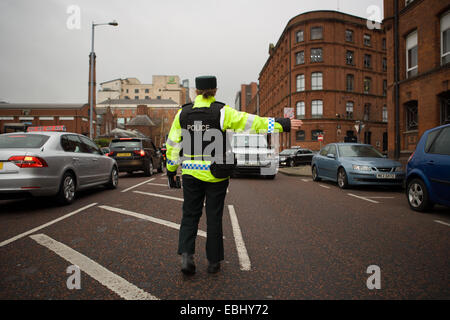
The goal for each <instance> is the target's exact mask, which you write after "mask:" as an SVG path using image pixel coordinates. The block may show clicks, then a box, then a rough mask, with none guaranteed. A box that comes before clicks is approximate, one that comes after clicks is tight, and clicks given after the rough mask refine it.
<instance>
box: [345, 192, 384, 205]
mask: <svg viewBox="0 0 450 320" xmlns="http://www.w3.org/2000/svg"><path fill="white" fill-rule="evenodd" d="M347 194H348V195H349V196H352V197H355V198H358V199H361V200H366V201H369V202H372V203H379V202H378V201H375V200H371V199H368V198H365V197H361V196H357V195H356V194H353V193H347Z"/></svg>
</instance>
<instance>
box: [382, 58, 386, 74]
mask: <svg viewBox="0 0 450 320" xmlns="http://www.w3.org/2000/svg"><path fill="white" fill-rule="evenodd" d="M381 65H382V67H383V72H386V71H387V59H386V58H383V59H382V60H381Z"/></svg>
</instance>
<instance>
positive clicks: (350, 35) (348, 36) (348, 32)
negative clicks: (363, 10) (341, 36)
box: [345, 29, 353, 42]
mask: <svg viewBox="0 0 450 320" xmlns="http://www.w3.org/2000/svg"><path fill="white" fill-rule="evenodd" d="M345 41H347V42H353V30H348V29H347V30H345Z"/></svg>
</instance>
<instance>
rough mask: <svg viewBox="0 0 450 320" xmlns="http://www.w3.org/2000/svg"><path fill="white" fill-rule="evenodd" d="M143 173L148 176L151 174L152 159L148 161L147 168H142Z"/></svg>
mask: <svg viewBox="0 0 450 320" xmlns="http://www.w3.org/2000/svg"><path fill="white" fill-rule="evenodd" d="M144 173H145V175H146V176H147V177H150V176H152V175H153V163H152V160H149V161H148V164H147V168H146V169H145V170H144Z"/></svg>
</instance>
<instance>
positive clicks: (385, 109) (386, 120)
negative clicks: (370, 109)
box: [382, 105, 388, 122]
mask: <svg viewBox="0 0 450 320" xmlns="http://www.w3.org/2000/svg"><path fill="white" fill-rule="evenodd" d="M382 118H383V122H388V109H387V106H386V105H384V106H383V111H382Z"/></svg>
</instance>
